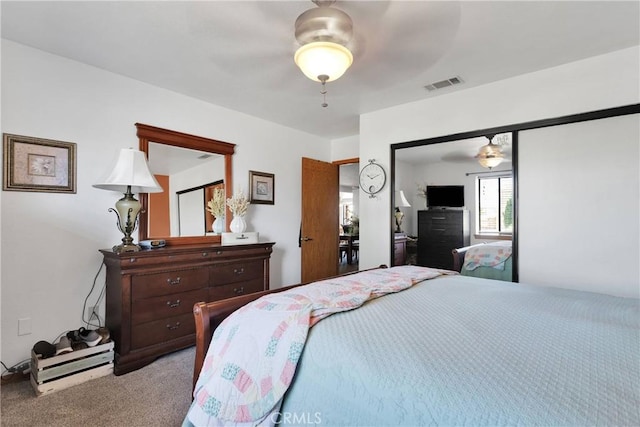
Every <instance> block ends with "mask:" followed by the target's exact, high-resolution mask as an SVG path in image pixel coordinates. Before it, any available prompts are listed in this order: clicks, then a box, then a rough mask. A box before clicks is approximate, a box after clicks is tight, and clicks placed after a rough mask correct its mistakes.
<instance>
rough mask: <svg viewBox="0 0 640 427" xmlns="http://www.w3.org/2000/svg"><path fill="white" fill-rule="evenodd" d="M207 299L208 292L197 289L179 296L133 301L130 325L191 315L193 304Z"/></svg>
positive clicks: (172, 295)
mask: <svg viewBox="0 0 640 427" xmlns="http://www.w3.org/2000/svg"><path fill="white" fill-rule="evenodd" d="M208 298H209V291H208V290H207V289H198V290H196V291H189V292H183V293H181V294H171V295H163V296H160V297H153V298H146V299H139V300H135V301H134V302H133V304H132V307H131V323H132V324H133V325H138V324H140V323H145V322H151V321H152V320H158V319H164V318H168V317H173V316H178V315H180V314H185V313H191V311H192V310H193V305H194V304H195V303H197V302H200V301H207V300H208Z"/></svg>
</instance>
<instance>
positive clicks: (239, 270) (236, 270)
mask: <svg viewBox="0 0 640 427" xmlns="http://www.w3.org/2000/svg"><path fill="white" fill-rule="evenodd" d="M233 272H234V273H236V274H243V273H244V267H240V268H234V269H233Z"/></svg>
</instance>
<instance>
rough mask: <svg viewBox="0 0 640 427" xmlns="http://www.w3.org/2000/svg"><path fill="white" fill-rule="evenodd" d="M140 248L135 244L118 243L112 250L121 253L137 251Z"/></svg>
mask: <svg viewBox="0 0 640 427" xmlns="http://www.w3.org/2000/svg"><path fill="white" fill-rule="evenodd" d="M141 249H142V248H141V247H140V246H138V245H136V244H124V243H122V244H120V245H116V246H114V247H113V248H112V250H113V252H115V253H117V254H121V253H123V252H139V251H140V250H141Z"/></svg>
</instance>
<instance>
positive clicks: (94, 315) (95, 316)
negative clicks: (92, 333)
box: [81, 261, 106, 328]
mask: <svg viewBox="0 0 640 427" xmlns="http://www.w3.org/2000/svg"><path fill="white" fill-rule="evenodd" d="M102 267H104V261H103V262H101V263H100V268H99V269H98V272H97V273H96V275H95V277H94V278H93V284H92V285H91V289H90V290H89V293H88V294H87V296H86V298H85V299H84V304H82V315H81V319H82V322H83V323H84V324H85V327H86V328H91V327H93V328H101V327H102V326H103V325H104V322H103V321H102V319H101V318H100V315H99V314H98V313H96V310H95V307H97V306H98V305H99V304H100V302H101V301H102V299H103V298H104V294H105V291H106V280H105V283H104V285H103V286H102V289H101V290H100V294H98V299H97V300H96V302H95V304H94V305H93V307H94V310H91V314H90V315H89V318H88V319H85V312H86V310H87V301H88V300H89V297H90V296H91V294H92V293H93V290H94V289H95V287H96V282H97V281H98V276H100V272H101V271H102ZM94 319H95V320H97V322H98V324H97V325H96V324H95V323H92V321H93V320H94Z"/></svg>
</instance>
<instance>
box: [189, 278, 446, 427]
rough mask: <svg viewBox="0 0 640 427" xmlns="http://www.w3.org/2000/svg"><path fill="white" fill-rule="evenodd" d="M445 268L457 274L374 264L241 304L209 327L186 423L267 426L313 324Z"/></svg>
mask: <svg viewBox="0 0 640 427" xmlns="http://www.w3.org/2000/svg"><path fill="white" fill-rule="evenodd" d="M443 274H455V273H453V272H450V271H446V270H435V269H430V268H425V267H417V266H401V267H393V268H389V269H376V270H371V271H365V272H360V273H357V274H354V275H350V276H343V277H338V278H334V279H329V280H323V281H320V282H315V283H312V284H309V285H305V286H300V287H297V288H294V289H290V290H288V291H284V292H280V293H275V294H271V295H266V296H263V297H262V298H260V299H258V300H256V301H254V302H252V303H250V304H248V305H246V306H244V307H242V308H241V309H239V310H238V311H236V312H235V313H233V314H232V315H231V316H229V317H228V318H227V319H225V321H224V322H222V324H221V325H220V326H219V327H218V328H217V329H216V331H215V332H214V335H213V338H212V342H211V346H210V347H209V351H208V353H207V356H206V358H205V361H204V365H203V369H202V372H201V373H200V377H199V379H198V382H197V384H196V387H195V390H194V402H193V404H192V406H191V409H190V410H189V413H188V414H187V418H186V419H185V424H188V423H192V424H193V425H196V426H204V425H227V426H228V425H237V426H242V425H247V426H248V425H257V424H260V425H273V424H274V423H275V422H276V421H277V416H278V410H279V408H280V404H281V401H282V397H283V396H284V394H285V392H286V391H287V389H288V388H289V386H290V385H291V382H292V380H293V376H294V373H295V371H296V366H297V364H298V360H299V359H300V356H301V354H302V351H303V349H304V346H305V343H306V340H307V335H308V332H309V329H310V328H311V327H312V326H313V325H315V324H316V323H317V322H319V321H320V320H322V319H324V318H326V317H327V316H330V315H331V314H334V313H339V312H343V311H347V310H353V309H356V308H358V307H360V306H362V305H363V304H364V303H365V302H367V301H369V300H372V299H375V298H378V297H381V296H383V295H386V294H389V293H396V292H399V291H402V290H404V289H407V288H409V287H411V286H412V285H414V284H416V283H418V282H421V281H423V280H427V279H432V278H435V277H438V276H441V275H443Z"/></svg>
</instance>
